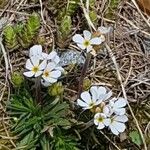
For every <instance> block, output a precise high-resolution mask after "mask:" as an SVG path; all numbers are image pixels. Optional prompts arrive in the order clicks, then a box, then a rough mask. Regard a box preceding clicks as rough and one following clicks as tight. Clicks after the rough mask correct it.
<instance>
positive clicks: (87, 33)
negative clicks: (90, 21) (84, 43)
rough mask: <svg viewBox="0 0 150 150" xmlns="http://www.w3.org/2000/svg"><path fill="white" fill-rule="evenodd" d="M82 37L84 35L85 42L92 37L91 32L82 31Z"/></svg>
mask: <svg viewBox="0 0 150 150" xmlns="http://www.w3.org/2000/svg"><path fill="white" fill-rule="evenodd" d="M83 35H84V39H86V40H90V39H91V36H92V34H91V32H90V31H88V30H84V31H83Z"/></svg>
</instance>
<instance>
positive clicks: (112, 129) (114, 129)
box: [109, 124, 119, 135]
mask: <svg viewBox="0 0 150 150" xmlns="http://www.w3.org/2000/svg"><path fill="white" fill-rule="evenodd" d="M109 128H110V130H111V132H112V133H113V134H115V135H118V134H119V132H118V130H117V129H116V128H115V127H114V126H113V125H112V124H111V125H110V126H109Z"/></svg>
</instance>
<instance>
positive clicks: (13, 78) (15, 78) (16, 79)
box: [11, 72, 24, 87]
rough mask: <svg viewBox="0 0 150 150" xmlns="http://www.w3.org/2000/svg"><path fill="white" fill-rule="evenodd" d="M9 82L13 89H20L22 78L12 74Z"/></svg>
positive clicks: (18, 74) (20, 75) (19, 75)
mask: <svg viewBox="0 0 150 150" xmlns="http://www.w3.org/2000/svg"><path fill="white" fill-rule="evenodd" d="M11 81H12V84H13V85H14V86H15V87H20V86H21V85H22V84H23V82H24V77H23V75H22V74H21V73H19V72H13V73H12V75H11Z"/></svg>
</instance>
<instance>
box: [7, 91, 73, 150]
mask: <svg viewBox="0 0 150 150" xmlns="http://www.w3.org/2000/svg"><path fill="white" fill-rule="evenodd" d="M7 109H8V113H9V115H10V116H11V117H12V118H14V119H13V120H12V133H13V134H15V135H17V136H18V137H19V139H18V143H17V148H20V147H23V150H29V149H30V150H35V149H36V148H39V147H41V150H49V149H48V147H49V146H50V142H51V141H52V136H53V130H55V128H62V129H65V128H66V127H69V126H71V123H70V121H69V120H68V119H67V111H68V109H69V105H68V104H67V103H65V102H60V100H59V99H55V100H54V101H52V102H45V103H44V104H43V106H42V107H41V106H40V105H38V104H36V102H35V101H34V100H33V99H32V98H31V96H30V95H29V94H28V92H27V91H26V90H23V89H22V90H20V91H19V93H18V94H14V95H13V96H12V98H11V100H10V102H9V103H8V105H7ZM50 129H51V130H50ZM70 150H71V149H70Z"/></svg>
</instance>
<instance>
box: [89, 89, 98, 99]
mask: <svg viewBox="0 0 150 150" xmlns="http://www.w3.org/2000/svg"><path fill="white" fill-rule="evenodd" d="M90 93H91V95H92V100H93V101H94V102H96V100H97V99H98V93H97V86H92V87H91V88H90Z"/></svg>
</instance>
